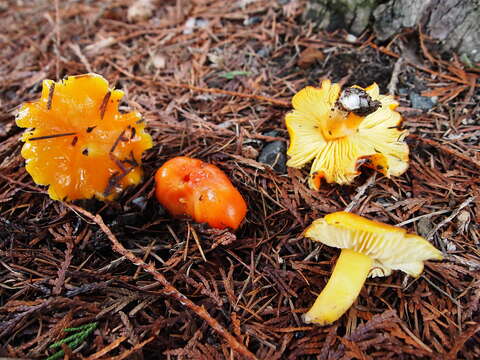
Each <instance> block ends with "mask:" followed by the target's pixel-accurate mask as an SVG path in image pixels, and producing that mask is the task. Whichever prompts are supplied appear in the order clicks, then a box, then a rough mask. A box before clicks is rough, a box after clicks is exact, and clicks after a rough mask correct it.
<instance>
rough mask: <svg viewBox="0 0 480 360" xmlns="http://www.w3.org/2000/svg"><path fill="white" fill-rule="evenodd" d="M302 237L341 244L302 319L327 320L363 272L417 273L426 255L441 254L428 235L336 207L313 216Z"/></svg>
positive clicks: (343, 307) (349, 298)
mask: <svg viewBox="0 0 480 360" xmlns="http://www.w3.org/2000/svg"><path fill="white" fill-rule="evenodd" d="M304 235H305V237H307V238H310V239H312V240H314V241H319V242H321V243H323V244H325V245H328V246H333V247H337V248H340V249H342V251H341V253H340V256H339V258H338V260H337V263H336V265H335V268H334V270H333V273H332V276H331V277H330V279H329V280H328V283H327V285H326V286H325V288H324V289H323V291H322V292H321V293H320V295H319V296H318V298H317V300H316V301H315V303H314V304H313V306H312V308H311V309H310V310H309V311H308V312H307V313H306V314H304V316H303V319H304V321H305V322H306V323H316V324H319V325H328V324H331V323H332V322H334V321H335V320H337V319H338V318H340V317H341V316H342V315H343V314H344V313H345V312H346V311H347V310H348V308H350V306H352V304H353V302H354V301H355V299H356V298H357V296H358V294H359V293H360V290H361V289H362V286H363V284H364V282H365V280H366V279H367V277H369V276H370V277H378V276H388V275H390V274H391V273H392V270H402V271H404V272H406V273H407V274H408V275H410V276H413V277H418V276H419V275H420V274H421V273H422V271H423V262H424V261H425V260H431V259H432V260H442V258H443V257H442V253H441V252H440V251H439V250H437V249H436V248H435V247H434V246H433V245H431V244H430V243H429V242H428V241H427V240H425V239H424V238H422V237H421V236H418V235H415V234H409V233H407V231H406V230H405V229H402V228H399V227H396V226H392V225H387V224H383V223H379V222H376V221H372V220H368V219H366V218H364V217H362V216H359V215H355V214H351V213H348V212H336V213H332V214H329V215H327V216H325V217H324V218H321V219H318V220H315V221H314V222H313V223H312V225H310V226H309V227H308V228H307V229H306V230H305V233H304Z"/></svg>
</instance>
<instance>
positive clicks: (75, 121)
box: [16, 74, 152, 201]
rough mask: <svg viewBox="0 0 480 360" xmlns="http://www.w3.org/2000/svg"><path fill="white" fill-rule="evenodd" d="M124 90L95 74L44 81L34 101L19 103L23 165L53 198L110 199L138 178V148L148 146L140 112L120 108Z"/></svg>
mask: <svg viewBox="0 0 480 360" xmlns="http://www.w3.org/2000/svg"><path fill="white" fill-rule="evenodd" d="M122 97H123V91H121V90H114V89H111V88H109V87H108V82H107V81H106V80H105V79H104V78H103V77H101V76H100V75H96V74H85V75H79V76H69V77H67V78H65V79H63V80H61V81H59V82H54V81H52V80H44V81H43V88H42V95H41V98H40V99H39V100H38V101H33V102H28V103H25V104H23V106H22V107H21V108H20V110H19V112H18V115H17V119H16V122H17V125H18V126H20V127H24V128H31V129H29V130H27V131H25V133H24V134H23V137H22V141H24V142H25V144H24V145H23V148H22V156H23V157H24V158H25V159H26V169H27V171H28V172H29V173H30V175H31V176H32V178H33V180H34V181H35V182H36V183H37V184H39V185H49V188H48V193H49V195H50V197H51V198H52V199H54V200H65V201H71V200H76V199H83V198H91V197H92V196H95V197H97V198H99V199H101V200H111V199H113V198H114V197H115V196H116V195H118V194H119V193H120V191H122V190H123V189H124V188H125V187H126V186H128V185H133V184H137V183H139V182H140V180H141V176H142V169H141V159H142V153H143V152H144V151H145V150H146V149H148V148H151V147H152V138H151V137H150V135H148V134H147V133H146V132H145V123H144V121H143V120H142V118H141V115H140V114H139V113H138V112H136V111H134V112H129V113H120V112H119V111H118V104H119V102H120V99H121V98H122Z"/></svg>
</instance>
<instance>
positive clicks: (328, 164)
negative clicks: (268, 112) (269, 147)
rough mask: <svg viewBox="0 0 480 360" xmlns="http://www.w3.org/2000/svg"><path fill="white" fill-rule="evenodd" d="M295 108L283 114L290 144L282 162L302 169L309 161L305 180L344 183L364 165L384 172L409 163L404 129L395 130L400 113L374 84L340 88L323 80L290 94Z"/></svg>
mask: <svg viewBox="0 0 480 360" xmlns="http://www.w3.org/2000/svg"><path fill="white" fill-rule="evenodd" d="M292 105H293V108H294V110H293V111H291V112H290V113H288V114H287V115H286V117H285V119H286V125H287V129H288V133H289V135H290V147H289V149H288V152H287V154H288V155H289V156H290V159H289V160H288V162H287V165H288V166H290V167H294V168H302V167H303V166H304V165H305V164H306V163H308V162H310V161H312V160H313V163H312V167H311V169H310V178H309V185H310V187H311V188H312V189H318V188H319V187H320V182H321V179H322V178H324V179H325V180H326V181H327V182H328V183H337V184H341V185H343V184H349V183H351V182H352V180H353V179H354V178H355V177H356V176H357V175H358V174H359V173H360V172H359V170H358V167H359V166H360V165H366V166H369V167H372V168H374V169H376V170H377V171H380V172H381V173H382V174H384V175H385V176H387V177H390V176H391V175H393V176H398V175H401V174H403V173H404V172H405V171H406V170H407V167H408V145H407V144H406V143H405V142H404V141H403V139H404V138H405V136H406V135H407V132H406V131H401V130H398V128H397V127H398V126H399V125H400V123H401V121H402V117H401V116H400V114H399V113H398V112H396V111H395V110H394V109H395V108H396V107H397V105H398V104H397V102H396V101H395V100H394V99H393V98H392V97H391V96H386V95H380V93H379V89H378V86H377V84H372V85H370V86H369V87H367V88H366V89H362V88H360V87H358V86H353V87H349V88H345V89H344V90H343V91H342V90H341V88H340V85H339V84H332V83H331V82H330V81H329V80H324V81H323V82H322V86H321V87H320V88H314V87H311V86H308V87H306V88H304V89H302V90H300V91H299V92H298V93H297V94H296V95H295V96H294V97H293V99H292Z"/></svg>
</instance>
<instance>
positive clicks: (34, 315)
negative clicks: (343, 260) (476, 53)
mask: <svg viewBox="0 0 480 360" xmlns="http://www.w3.org/2000/svg"><path fill="white" fill-rule="evenodd" d="M132 3H133V1H132V0H118V1H115V0H112V1H98V2H93V1H74V0H68V1H59V8H58V10H57V11H56V9H55V2H54V1H46V0H45V1H41V0H36V1H20V0H16V1H13V0H12V1H0V20H1V27H2V32H1V33H0V107H1V109H2V111H1V112H0V357H1V356H5V357H12V358H27V359H45V358H47V357H49V356H51V355H53V356H52V357H51V359H52V358H68V359H75V358H77V359H80V358H88V359H92V360H93V359H124V358H127V359H164V358H165V359H201V358H204V359H238V358H242V357H245V358H253V354H254V355H255V356H256V358H258V359H272V360H273V359H316V358H318V359H353V358H355V359H419V358H422V359H428V358H431V359H478V358H480V332H479V331H480V325H479V321H480V315H479V313H480V308H479V306H480V271H479V270H480V248H479V244H480V228H479V226H478V224H479V220H480V176H479V175H480V146H479V139H480V116H479V107H480V105H479V104H480V91H479V85H478V84H479V82H478V78H479V76H480V71H479V69H478V68H465V67H464V65H462V64H461V63H460V61H459V60H458V58H457V57H456V56H455V55H454V54H443V55H442V54H439V53H438V52H437V51H436V50H435V49H436V47H435V46H434V45H435V44H432V43H431V42H430V41H429V40H428V39H426V38H425V37H423V36H421V35H419V34H418V33H416V32H407V33H404V34H401V35H399V36H397V37H395V39H394V40H392V41H391V42H389V43H383V44H380V43H378V42H376V41H375V38H374V37H373V36H371V34H369V33H366V34H364V35H362V36H360V37H358V38H355V37H352V36H349V35H348V34H346V33H344V32H341V31H338V32H335V33H330V34H328V33H325V32H321V31H318V30H316V29H315V28H314V26H313V24H312V23H310V22H309V21H307V20H305V19H303V18H302V13H303V10H304V7H305V3H304V1H296V0H290V1H288V0H283V1H280V0H278V1H274V0H258V1H223V0H192V1H179V0H178V1H176V0H171V1H157V2H156V3H157V6H156V7H155V9H154V11H153V13H152V14H151V16H149V17H148V19H146V20H142V21H128V20H127V12H128V9H129V7H130V6H131V5H132ZM8 4H9V6H7V5H8ZM88 72H95V73H98V74H100V75H102V76H103V77H105V78H106V79H107V80H108V81H109V83H110V84H114V86H115V87H116V88H118V89H121V90H123V91H124V92H125V97H124V99H123V103H122V109H135V110H138V111H139V112H140V113H141V114H142V115H143V117H144V119H145V120H146V121H147V124H148V128H147V131H148V132H149V133H150V134H151V135H152V137H153V140H154V147H153V148H152V149H150V150H148V151H147V152H146V153H145V154H144V158H143V167H144V181H143V183H141V184H140V185H138V186H136V187H132V188H129V189H127V190H126V191H124V192H123V193H122V194H121V196H120V197H119V198H118V199H116V201H113V202H109V203H103V202H101V201H97V200H85V201H77V202H75V203H74V204H66V203H62V202H59V201H53V200H51V199H50V198H49V197H48V195H47V192H46V188H45V187H42V186H39V185H36V184H35V183H34V182H33V180H32V179H31V177H30V175H29V174H28V173H27V172H26V170H25V167H24V159H23V158H22V157H21V155H20V149H21V147H22V142H21V141H20V137H21V135H22V132H23V129H20V128H18V127H17V126H16V125H15V114H16V111H17V109H18V108H19V105H20V104H22V103H23V102H25V101H30V100H35V99H38V98H39V94H40V90H41V82H42V80H44V79H55V80H57V79H61V78H62V77H64V76H66V75H77V74H83V73H88ZM327 78H328V79H331V80H332V81H333V82H341V83H342V84H345V85H353V84H357V85H360V86H367V85H370V84H371V83H373V82H376V83H377V84H378V85H379V86H380V89H381V92H382V93H388V92H389V91H390V92H391V93H392V94H394V95H395V97H396V98H397V99H398V101H399V103H400V106H399V108H398V111H400V112H401V114H402V116H403V117H404V122H403V127H404V128H405V129H407V130H408V131H409V133H410V135H409V136H408V137H407V142H408V144H409V146H410V166H409V169H408V171H407V172H406V173H405V174H403V175H402V176H400V177H396V178H390V179H388V178H385V177H384V176H382V175H381V174H378V173H377V174H375V173H374V172H373V170H369V169H364V171H363V173H362V175H361V176H359V177H357V178H356V180H355V182H354V183H353V184H352V185H350V186H337V185H328V184H322V186H321V189H320V190H319V191H313V190H310V189H309V188H308V184H307V182H306V178H307V175H308V168H309V167H308V166H307V167H306V168H305V169H302V170H296V169H292V168H288V169H284V168H282V166H280V167H278V168H277V169H276V170H273V169H272V168H271V167H270V166H268V165H266V164H264V163H261V162H259V161H258V154H259V153H260V152H261V151H262V149H263V147H264V146H265V145H266V144H268V143H269V142H272V141H281V142H284V143H285V144H286V145H287V144H288V133H287V131H286V128H285V123H284V117H285V114H286V113H287V112H288V111H289V110H290V109H291V106H290V100H291V97H292V96H293V95H294V94H295V93H296V92H297V91H299V90H300V89H302V88H303V87H305V86H306V85H314V86H318V85H319V84H320V81H321V80H322V79H327ZM215 89H220V90H219V91H217V90H215ZM228 91H229V92H233V93H231V94H228V93H226V92H228ZM422 95H423V97H422ZM271 131H275V132H273V133H272V132H271ZM177 155H187V156H193V157H197V158H200V159H202V160H205V161H208V162H211V163H213V164H215V165H217V166H218V167H220V168H221V169H222V170H224V171H225V172H226V173H227V174H228V176H229V177H230V178H231V179H232V182H233V183H234V184H235V186H236V187H237V188H238V189H239V190H240V192H241V193H242V195H243V196H244V197H245V199H246V201H247V203H248V214H247V218H246V221H245V223H244V224H243V225H242V226H241V227H240V228H239V229H238V230H237V231H236V232H235V234H233V233H230V232H228V231H223V232H222V231H212V230H210V229H208V227H206V226H205V225H202V224H195V223H193V222H189V221H186V220H180V219H173V218H171V217H170V216H169V215H168V214H166V213H165V211H164V210H163V209H162V208H161V206H160V205H159V204H158V202H157V200H156V198H155V195H154V182H153V176H154V173H155V171H156V169H158V168H159V166H161V165H162V164H163V163H164V162H165V161H166V160H167V159H169V158H172V157H174V156H177ZM345 208H348V209H349V210H351V211H352V212H354V213H357V214H361V215H363V216H366V217H368V218H370V219H374V220H378V221H382V222H385V223H388V224H392V225H397V224H402V226H403V227H404V228H406V229H407V230H408V231H411V232H416V233H418V234H420V235H423V236H424V237H426V238H428V240H429V241H431V242H432V243H433V244H434V245H435V246H436V247H437V248H439V249H441V250H442V252H443V253H444V255H445V259H444V260H443V261H441V262H427V263H426V266H425V270H424V272H423V274H422V275H421V276H420V277H419V278H417V279H413V278H410V277H408V276H407V275H405V274H404V273H402V272H399V271H398V272H394V273H393V274H392V275H391V276H388V277H383V278H375V279H371V280H367V283H366V285H365V286H364V288H363V289H362V291H361V294H360V296H359V298H358V300H357V301H356V302H355V304H354V306H352V308H350V309H349V310H348V312H347V313H346V314H345V315H344V316H343V317H342V318H341V319H340V320H338V321H337V322H335V323H334V324H333V325H331V326H326V327H318V326H312V325H308V324H304V323H303V322H302V318H301V315H302V314H303V313H304V312H305V311H306V310H307V309H308V308H309V307H310V306H311V305H312V303H313V301H314V300H315V298H316V295H317V294H318V293H319V292H320V291H321V289H322V288H323V287H324V286H325V284H326V281H327V280H328V277H329V276H330V274H331V271H332V268H333V265H334V263H335V261H336V259H337V257H338V254H339V251H338V249H334V248H330V247H327V246H320V245H318V244H317V243H313V242H312V241H310V240H308V239H305V238H303V237H302V232H303V230H304V229H305V227H306V226H307V225H309V224H310V223H311V222H312V221H313V220H314V219H317V218H320V217H322V216H324V215H325V214H327V213H330V212H335V211H340V210H344V209H345ZM96 215H98V216H96ZM196 240H198V241H196ZM135 257H136V258H135ZM145 270H147V271H148V272H146V271H145ZM169 286H170V287H169ZM180 293H181V294H183V295H185V297H186V298H183V297H182V296H183V295H181V294H180ZM182 299H185V301H184V300H182ZM188 300H190V301H188ZM75 327H80V329H77V330H72V329H70V331H64V330H65V329H68V328H75ZM72 334H73V337H74V339H76V340H77V344H72V345H71V347H69V346H66V345H61V344H60V343H58V341H59V340H61V339H63V338H66V337H67V336H70V335H72ZM55 343H56V346H54V347H53V348H50V346H51V345H52V344H55ZM70 344H71V341H70ZM71 348H75V349H74V350H73V351H72V350H71ZM62 351H63V352H62Z"/></svg>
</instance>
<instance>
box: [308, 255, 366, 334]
mask: <svg viewBox="0 0 480 360" xmlns="http://www.w3.org/2000/svg"><path fill="white" fill-rule="evenodd" d="M372 262H373V260H372V259H371V258H370V257H368V256H366V255H363V254H361V253H359V252H356V251H353V250H349V249H343V250H342V252H341V253H340V256H339V258H338V260H337V263H336V265H335V268H334V269H333V273H332V276H331V277H330V279H329V280H328V283H327V285H326V286H325V288H324V289H323V291H322V292H321V293H320V295H318V297H317V300H316V301H315V303H314V304H313V306H312V307H311V309H310V310H309V311H308V312H307V313H306V314H304V315H303V321H305V322H306V323H316V324H318V325H328V324H331V323H332V322H334V321H335V320H337V319H338V318H340V316H342V315H343V314H344V313H345V311H347V310H348V308H350V306H352V304H353V302H354V301H355V299H356V298H357V296H358V294H359V293H360V290H361V289H362V286H363V284H364V283H365V280H366V279H367V276H368V273H369V272H370V270H371V268H372Z"/></svg>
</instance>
